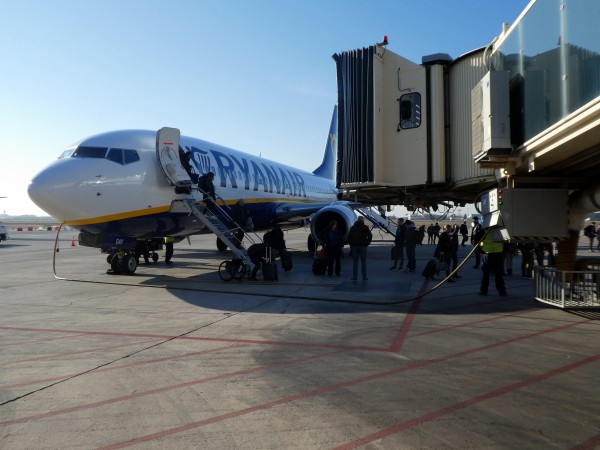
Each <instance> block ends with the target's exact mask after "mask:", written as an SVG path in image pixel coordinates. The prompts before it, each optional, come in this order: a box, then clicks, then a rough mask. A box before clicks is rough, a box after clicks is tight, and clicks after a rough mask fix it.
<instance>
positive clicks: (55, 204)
mask: <svg viewBox="0 0 600 450" xmlns="http://www.w3.org/2000/svg"><path fill="white" fill-rule="evenodd" d="M55 172H56V170H55V169H54V168H53V167H49V168H47V169H44V170H42V171H41V172H40V173H38V174H37V175H36V176H35V177H33V179H32V180H31V182H30V183H29V186H28V187H27V194H28V195H29V198H30V199H31V200H32V201H33V203H35V204H36V205H37V206H39V207H40V208H41V209H43V210H44V211H46V212H47V213H48V214H50V215H51V216H52V217H54V218H56V219H62V218H63V217H61V215H62V214H61V210H62V209H63V208H61V200H60V195H59V194H60V188H59V187H58V186H57V184H56V183H57V178H56V176H55V175H56V174H55ZM63 206H64V205H63Z"/></svg>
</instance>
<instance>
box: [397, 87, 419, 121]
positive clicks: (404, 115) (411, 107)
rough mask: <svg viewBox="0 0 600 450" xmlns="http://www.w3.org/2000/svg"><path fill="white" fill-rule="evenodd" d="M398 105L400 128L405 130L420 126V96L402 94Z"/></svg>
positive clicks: (416, 94) (414, 93) (417, 94)
mask: <svg viewBox="0 0 600 450" xmlns="http://www.w3.org/2000/svg"><path fill="white" fill-rule="evenodd" d="M399 103H400V128H402V129H404V130H406V129H409V128H417V127H419V126H420V125H421V94H419V93H418V92H411V93H410V94H404V95H403V96H402V97H400V99H399Z"/></svg>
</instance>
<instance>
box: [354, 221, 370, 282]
mask: <svg viewBox="0 0 600 450" xmlns="http://www.w3.org/2000/svg"><path fill="white" fill-rule="evenodd" d="M372 239H373V234H372V233H371V230H370V229H369V227H368V226H367V225H365V219H364V218H363V217H362V216H361V217H359V218H358V219H356V222H354V225H352V227H351V228H350V232H349V234H348V243H349V244H350V248H351V249H352V259H353V261H352V281H356V277H357V275H358V261H359V259H360V265H361V269H362V279H363V281H367V280H368V278H367V247H368V246H369V244H371V240H372Z"/></svg>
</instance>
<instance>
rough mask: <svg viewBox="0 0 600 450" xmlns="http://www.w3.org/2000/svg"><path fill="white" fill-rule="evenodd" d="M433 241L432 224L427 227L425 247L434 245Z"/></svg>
mask: <svg viewBox="0 0 600 450" xmlns="http://www.w3.org/2000/svg"><path fill="white" fill-rule="evenodd" d="M434 243H435V242H434V240H433V224H430V225H429V226H428V227H427V245H431V244H434Z"/></svg>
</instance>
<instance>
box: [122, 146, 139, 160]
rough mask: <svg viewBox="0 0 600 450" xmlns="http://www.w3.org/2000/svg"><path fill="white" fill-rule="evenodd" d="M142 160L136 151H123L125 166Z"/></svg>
mask: <svg viewBox="0 0 600 450" xmlns="http://www.w3.org/2000/svg"><path fill="white" fill-rule="evenodd" d="M139 160H140V155H138V152H137V151H135V150H127V149H125V150H123V161H124V162H125V164H129V163H133V162H136V161H139Z"/></svg>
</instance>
